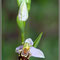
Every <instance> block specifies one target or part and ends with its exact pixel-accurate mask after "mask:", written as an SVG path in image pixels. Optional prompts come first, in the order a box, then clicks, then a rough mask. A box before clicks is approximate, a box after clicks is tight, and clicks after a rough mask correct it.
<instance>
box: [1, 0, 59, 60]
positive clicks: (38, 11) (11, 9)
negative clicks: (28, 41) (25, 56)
mask: <svg viewBox="0 0 60 60" xmlns="http://www.w3.org/2000/svg"><path fill="white" fill-rule="evenodd" d="M17 14H18V5H17V0H2V60H18V55H17V54H16V53H15V48H16V47H17V46H19V45H21V35H20V34H21V32H20V30H19V27H18V26H17V22H16V17H17ZM40 32H44V35H43V37H42V39H41V41H40V43H39V45H38V47H37V48H39V49H41V50H42V51H43V52H44V54H45V57H46V58H45V59H40V58H34V57H32V59H31V60H58V0H32V1H31V10H30V13H29V19H28V20H27V23H26V28H25V33H26V34H25V37H26V38H29V37H30V38H32V39H33V41H34V40H35V39H36V37H37V36H38V35H39V33H40Z"/></svg>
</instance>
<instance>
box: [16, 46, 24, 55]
mask: <svg viewBox="0 0 60 60" xmlns="http://www.w3.org/2000/svg"><path fill="white" fill-rule="evenodd" d="M22 48H23V45H22V46H19V47H17V48H16V50H15V51H16V53H18V54H20V50H22Z"/></svg>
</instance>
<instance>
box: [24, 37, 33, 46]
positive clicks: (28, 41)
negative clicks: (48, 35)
mask: <svg viewBox="0 0 60 60" xmlns="http://www.w3.org/2000/svg"><path fill="white" fill-rule="evenodd" d="M26 42H27V43H29V44H30V45H33V41H32V39H31V38H28V39H26V41H25V43H26Z"/></svg>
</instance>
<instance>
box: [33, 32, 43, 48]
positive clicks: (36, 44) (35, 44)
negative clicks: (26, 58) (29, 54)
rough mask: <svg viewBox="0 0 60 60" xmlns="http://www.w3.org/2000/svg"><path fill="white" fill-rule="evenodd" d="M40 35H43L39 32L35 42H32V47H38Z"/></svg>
mask: <svg viewBox="0 0 60 60" xmlns="http://www.w3.org/2000/svg"><path fill="white" fill-rule="evenodd" d="M42 35H43V32H41V33H40V34H39V36H38V37H37V38H36V40H35V41H34V45H33V46H34V47H37V46H38V44H39V42H40V40H41V37H42Z"/></svg>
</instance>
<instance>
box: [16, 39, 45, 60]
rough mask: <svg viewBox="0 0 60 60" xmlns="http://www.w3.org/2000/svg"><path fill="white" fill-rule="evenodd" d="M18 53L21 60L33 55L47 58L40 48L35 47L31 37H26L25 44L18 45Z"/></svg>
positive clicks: (27, 59)
mask: <svg viewBox="0 0 60 60" xmlns="http://www.w3.org/2000/svg"><path fill="white" fill-rule="evenodd" d="M16 53H18V54H19V60H20V59H22V60H29V58H30V57H31V56H33V57H37V58H45V56H44V54H43V52H42V51H41V50H40V49H37V48H35V47H33V41H32V39H31V38H28V39H26V40H25V43H24V45H21V46H19V47H17V48H16Z"/></svg>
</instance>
